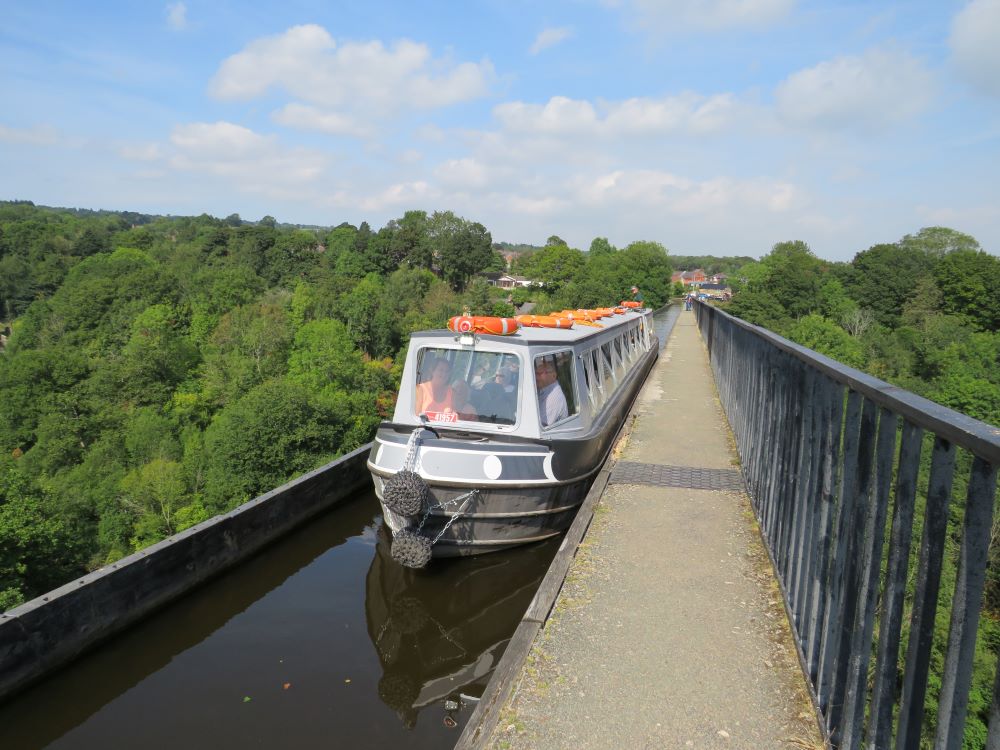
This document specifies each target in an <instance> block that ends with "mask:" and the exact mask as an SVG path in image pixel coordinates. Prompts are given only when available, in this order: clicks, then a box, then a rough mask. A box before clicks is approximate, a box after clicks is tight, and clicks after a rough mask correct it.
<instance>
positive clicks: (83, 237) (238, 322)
mask: <svg viewBox="0 0 1000 750" xmlns="http://www.w3.org/2000/svg"><path fill="white" fill-rule="evenodd" d="M524 249H526V250H528V249H530V248H524ZM523 263H524V265H525V268H526V270H528V271H530V273H531V274H532V278H535V279H537V280H539V281H541V282H543V283H544V284H545V286H544V289H536V290H535V291H534V293H533V294H531V295H530V296H531V297H532V298H533V301H534V302H535V303H536V308H535V309H536V310H537V311H540V312H544V311H546V310H549V309H553V308H560V309H561V308H562V307H564V306H570V305H571V306H574V307H575V306H580V305H596V304H608V303H611V302H615V301H618V300H621V299H623V298H624V297H625V296H627V290H628V289H629V287H630V286H631V285H632V284H633V283H637V282H638V283H640V284H642V285H643V288H644V290H646V299H647V300H649V301H650V302H652V303H653V304H662V303H664V302H666V300H667V297H668V291H669V289H668V287H669V277H670V265H669V261H668V259H667V254H666V251H665V250H664V248H663V247H661V246H660V245H658V244H656V243H650V242H636V243H633V244H631V245H629V246H628V247H626V248H624V249H621V250H619V249H617V248H614V247H612V246H611V245H610V244H609V243H607V241H604V240H600V241H597V240H595V250H594V251H593V252H590V253H584V252H581V251H579V250H574V249H571V248H569V247H567V246H566V245H565V243H563V242H562V241H561V240H559V239H558V238H550V240H549V242H548V244H546V246H545V247H542V248H537V249H534V251H533V252H532V254H531V255H530V257H525V259H524V261H523ZM502 269H504V260H503V257H502V255H501V254H500V253H499V252H498V250H497V249H496V248H494V246H493V242H492V238H491V236H490V233H489V232H488V231H487V230H486V228H485V227H484V226H483V225H482V224H479V223H476V222H473V221H468V220H466V219H463V218H460V217H457V216H455V215H454V214H452V213H450V212H438V213H434V214H431V215H428V214H426V213H424V212H422V211H410V212H407V213H406V214H405V215H404V216H403V217H401V218H400V219H398V220H394V221H390V222H389V223H388V224H386V226H384V227H382V228H381V229H379V230H377V231H376V230H373V229H371V228H370V227H369V226H368V225H367V224H364V223H363V224H361V226H360V227H354V226H351V225H348V224H341V225H340V226H337V227H334V228H332V229H315V228H312V229H301V228H295V227H289V226H284V225H278V224H277V223H276V222H275V221H274V219H272V218H270V217H265V218H264V219H262V220H261V221H259V222H255V223H247V222H244V221H242V220H241V219H240V217H239V216H235V215H234V216H229V217H227V218H225V219H216V218H213V217H210V216H204V215H203V216H199V217H196V218H190V217H183V218H169V217H153V216H145V215H140V214H134V213H115V212H93V211H70V210H57V209H48V208H42V207H37V206H34V205H32V204H30V203H0V330H2V329H3V328H5V327H6V326H10V328H11V329H12V333H11V335H10V337H9V341H8V342H7V344H6V346H5V348H4V349H3V350H2V351H0V610H2V609H4V608H9V607H12V606H15V605H16V604H18V603H20V602H22V601H24V600H26V599H29V598H32V597H34V596H37V595H38V594H41V593H43V592H45V591H47V590H49V589H51V588H53V587H55V586H57V585H60V584H62V583H64V582H66V581H67V580H69V579H71V578H73V577H74V576H76V575H79V574H80V573H82V572H85V571H86V570H88V569H93V568H95V567H98V566H100V565H103V564H105V563H107V562H110V561H113V560H116V559H118V558H120V557H122V556H124V555H126V554H129V553H131V552H133V551H135V550H138V549H141V548H142V547H145V546H148V545H149V544H152V543H154V542H156V541H158V540H160V539H163V538H165V537H167V536H169V535H171V534H173V533H175V532H177V531H179V530H182V529H184V528H187V527H189V526H191V525H193V524H195V523H198V522H199V521H202V520H204V519H206V518H209V517H211V516H213V515H215V514H217V513H220V512H222V511H225V510H228V509H231V508H233V507H235V506H236V505H238V504H240V503H242V502H244V501H246V500H247V499H249V498H251V497H254V496H255V495H257V494H259V493H261V492H264V491H266V490H269V489H271V488H273V487H275V486H277V485H279V484H282V483H283V482H285V481H286V480H288V479H290V478H292V477H295V476H297V475H299V474H301V473H303V472H305V471H308V470H311V469H313V468H316V467H317V466H321V465H323V464H324V463H325V462H327V461H329V460H331V459H332V458H335V457H336V456H338V455H341V454H343V453H345V452H348V451H350V450H352V449H354V448H357V447H358V446H360V445H363V444H364V443H365V442H367V441H369V440H370V439H371V437H372V434H373V432H374V429H375V427H376V425H377V423H378V421H379V420H380V419H381V418H382V417H385V416H387V415H389V414H391V411H392V408H393V405H394V401H395V393H396V388H397V385H398V377H399V370H400V368H401V366H402V361H403V357H404V356H405V347H406V344H407V340H408V335H409V333H410V332H411V331H414V330H420V329H425V328H436V327H441V326H443V325H444V323H445V322H446V321H447V319H448V317H450V316H451V315H455V314H458V313H460V312H462V310H463V309H465V308H468V309H470V311H471V312H473V313H474V314H512V313H513V312H514V310H513V308H512V307H511V305H509V304H508V303H507V297H508V293H507V292H506V291H503V290H499V289H495V288H493V287H490V286H489V285H488V284H487V283H486V282H485V281H483V280H481V279H477V278H476V274H478V273H480V272H483V271H490V270H502ZM645 279H658V280H659V281H657V282H655V283H653V282H650V283H648V284H647V283H644V281H643V280H645ZM515 296H516V297H517V298H518V299H517V300H516V302H520V301H523V298H525V297H526V296H529V295H528V294H527V291H526V290H519V291H518V292H517V294H516V295H515Z"/></svg>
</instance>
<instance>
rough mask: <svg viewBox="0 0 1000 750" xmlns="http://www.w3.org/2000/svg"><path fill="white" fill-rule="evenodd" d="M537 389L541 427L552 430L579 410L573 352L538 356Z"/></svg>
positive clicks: (536, 364)
mask: <svg viewBox="0 0 1000 750" xmlns="http://www.w3.org/2000/svg"><path fill="white" fill-rule="evenodd" d="M534 366H535V367H534V369H535V389H536V393H537V395H538V417H539V419H540V420H541V423H542V427H552V426H553V425H556V424H559V423H560V422H562V421H563V420H564V419H569V418H570V417H572V416H573V415H574V414H576V413H577V412H578V411H579V405H578V401H577V398H576V388H575V387H574V386H573V352H571V351H570V350H568V349H567V350H566V351H562V352H550V353H548V354H543V355H540V356H538V357H535V362H534Z"/></svg>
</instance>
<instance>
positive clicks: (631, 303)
mask: <svg viewBox="0 0 1000 750" xmlns="http://www.w3.org/2000/svg"><path fill="white" fill-rule="evenodd" d="M622 307H629V308H632V309H633V310H634V309H636V308H637V307H642V303H641V302H636V301H635V300H632V299H630V300H625V301H624V302H622Z"/></svg>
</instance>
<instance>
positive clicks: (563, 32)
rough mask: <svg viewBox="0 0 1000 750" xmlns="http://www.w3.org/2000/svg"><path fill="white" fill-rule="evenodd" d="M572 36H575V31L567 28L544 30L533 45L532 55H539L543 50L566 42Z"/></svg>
mask: <svg viewBox="0 0 1000 750" xmlns="http://www.w3.org/2000/svg"><path fill="white" fill-rule="evenodd" d="M571 36H573V30H572V29H570V28H567V27H565V26H561V27H553V28H548V29H543V30H542V31H541V32H540V33H539V34H538V36H537V37H535V42H534V44H532V45H531V49H530V50H529V51H530V52H531V54H533V55H537V54H538V53H539V52H541V51H542V50H543V49H548V48H549V47H554V46H555V45H557V44H559V42H563V41H566V40H567V39H569V38H570V37H571Z"/></svg>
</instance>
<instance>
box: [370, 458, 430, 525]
mask: <svg viewBox="0 0 1000 750" xmlns="http://www.w3.org/2000/svg"><path fill="white" fill-rule="evenodd" d="M430 499H431V490H430V487H428V486H427V482H425V481H424V480H423V477H421V476H420V475H419V474H417V473H416V472H414V471H410V470H409V469H403V470H402V471H399V472H397V473H396V474H393V475H392V476H391V477H389V479H387V480H386V482H385V485H384V486H383V488H382V502H383V503H385V507H387V508H388V509H389V510H391V511H392V512H393V513H397V514H399V515H401V516H416V515H417V514H419V513H420V511H421V509H423V507H424V505H425V504H429V503H430Z"/></svg>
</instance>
